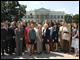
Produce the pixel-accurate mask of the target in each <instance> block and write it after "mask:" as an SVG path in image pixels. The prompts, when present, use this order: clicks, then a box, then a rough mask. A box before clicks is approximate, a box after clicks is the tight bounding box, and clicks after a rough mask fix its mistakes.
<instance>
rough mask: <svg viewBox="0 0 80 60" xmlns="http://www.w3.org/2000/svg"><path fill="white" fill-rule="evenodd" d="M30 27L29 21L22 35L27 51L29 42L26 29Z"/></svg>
mask: <svg viewBox="0 0 80 60" xmlns="http://www.w3.org/2000/svg"><path fill="white" fill-rule="evenodd" d="M29 29H30V23H27V27H26V28H25V29H24V37H25V44H26V48H27V52H28V51H29V44H28V30H29Z"/></svg>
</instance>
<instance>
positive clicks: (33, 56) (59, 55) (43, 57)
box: [1, 49, 79, 59]
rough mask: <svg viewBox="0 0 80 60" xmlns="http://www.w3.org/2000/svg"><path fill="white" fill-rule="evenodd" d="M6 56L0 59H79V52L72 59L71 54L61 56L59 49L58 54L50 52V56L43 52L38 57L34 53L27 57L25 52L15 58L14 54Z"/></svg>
mask: <svg viewBox="0 0 80 60" xmlns="http://www.w3.org/2000/svg"><path fill="white" fill-rule="evenodd" d="M5 54H6V53H5ZM6 55H7V56H1V59H79V52H78V56H77V57H74V56H73V52H70V54H69V55H67V53H65V54H63V52H61V51H60V49H59V50H58V52H52V51H50V54H45V53H44V52H42V54H41V55H38V54H37V53H36V52H35V54H32V56H29V54H28V53H27V51H26V50H25V52H23V53H22V55H20V56H17V55H16V54H15V53H13V55H9V54H6Z"/></svg>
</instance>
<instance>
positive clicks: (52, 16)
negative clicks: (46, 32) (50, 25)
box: [22, 8, 65, 22]
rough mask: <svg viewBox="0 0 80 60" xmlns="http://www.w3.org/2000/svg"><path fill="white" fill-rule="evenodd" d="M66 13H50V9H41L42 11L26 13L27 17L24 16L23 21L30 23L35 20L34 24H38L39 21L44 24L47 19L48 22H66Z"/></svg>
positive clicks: (35, 10)
mask: <svg viewBox="0 0 80 60" xmlns="http://www.w3.org/2000/svg"><path fill="white" fill-rule="evenodd" d="M64 16H65V12H64V11H50V9H45V8H40V9H34V10H33V11H26V14H25V16H23V18H22V21H24V20H26V21H27V22H29V21H30V20H33V22H36V20H37V19H38V20H39V22H44V21H45V20H46V19H47V20H48V22H52V21H54V20H55V21H56V22H58V21H59V20H63V21H64Z"/></svg>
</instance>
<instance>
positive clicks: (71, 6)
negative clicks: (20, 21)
mask: <svg viewBox="0 0 80 60" xmlns="http://www.w3.org/2000/svg"><path fill="white" fill-rule="evenodd" d="M19 3H20V4H22V5H27V8H26V11H30V10H31V9H32V10H34V9H39V8H42V7H43V8H45V9H50V11H52V10H53V11H64V12H65V13H66V14H73V15H75V14H79V1H19Z"/></svg>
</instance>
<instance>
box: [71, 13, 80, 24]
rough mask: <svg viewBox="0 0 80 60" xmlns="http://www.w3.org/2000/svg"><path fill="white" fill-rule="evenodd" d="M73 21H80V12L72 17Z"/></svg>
mask: <svg viewBox="0 0 80 60" xmlns="http://www.w3.org/2000/svg"><path fill="white" fill-rule="evenodd" d="M72 22H76V23H79V14H75V15H74V16H73V18H72Z"/></svg>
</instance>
